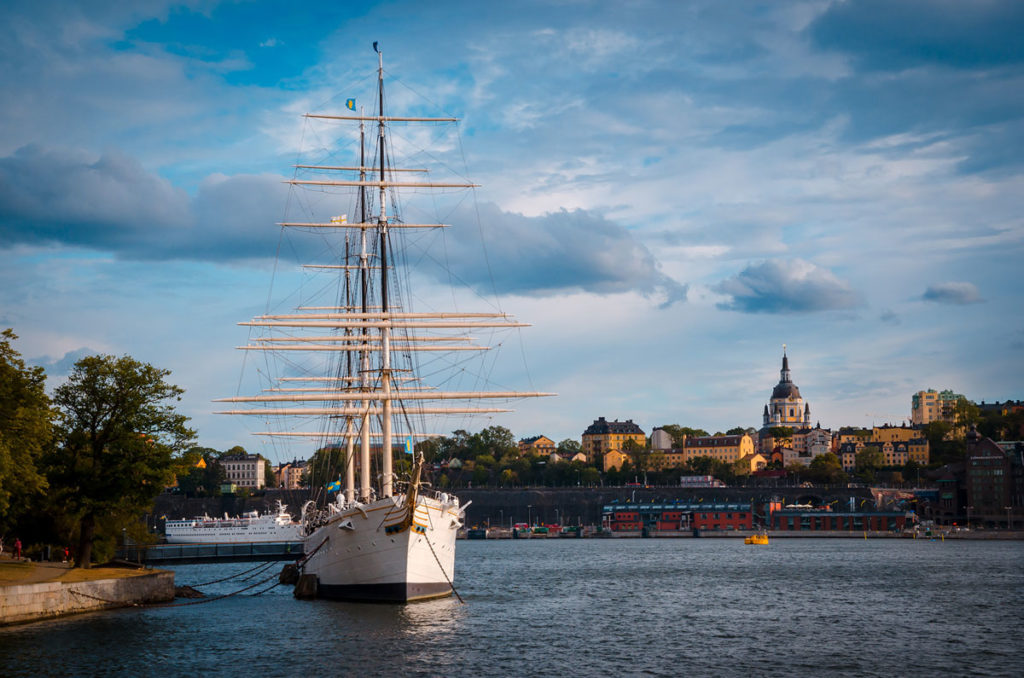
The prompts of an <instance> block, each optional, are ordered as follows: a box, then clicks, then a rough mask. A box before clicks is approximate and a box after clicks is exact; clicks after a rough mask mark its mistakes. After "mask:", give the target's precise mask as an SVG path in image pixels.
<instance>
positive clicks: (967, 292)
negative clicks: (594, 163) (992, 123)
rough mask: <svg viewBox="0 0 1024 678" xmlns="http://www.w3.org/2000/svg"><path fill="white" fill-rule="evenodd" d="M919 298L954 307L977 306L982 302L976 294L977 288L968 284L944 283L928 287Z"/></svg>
mask: <svg viewBox="0 0 1024 678" xmlns="http://www.w3.org/2000/svg"><path fill="white" fill-rule="evenodd" d="M921 298H922V299H924V300H925V301H934V302H935V303H937V304H952V305H955V306H964V305H966V304H978V303H981V302H982V301H984V300H983V299H982V298H981V295H980V294H979V293H978V288H977V287H975V286H974V285H973V284H971V283H969V282H944V283H936V284H934V285H929V286H928V289H926V290H925V291H924V294H922V295H921Z"/></svg>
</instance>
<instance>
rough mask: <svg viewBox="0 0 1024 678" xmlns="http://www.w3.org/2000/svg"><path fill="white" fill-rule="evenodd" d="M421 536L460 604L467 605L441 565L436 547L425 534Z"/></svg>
mask: <svg viewBox="0 0 1024 678" xmlns="http://www.w3.org/2000/svg"><path fill="white" fill-rule="evenodd" d="M420 536H421V537H423V539H424V540H425V541H426V542H427V546H429V547H430V552H431V553H433V554H434V560H436V561H437V566H438V567H439V568H440V569H441V574H443V575H444V578H445V579H446V580H447V581H448V586H451V587H452V593H454V594H455V597H456V598H458V599H459V602H460V603H462V604H463V605H465V604H466V601H464V600H463V599H462V596H460V595H459V592H458V591H457V590H456V589H455V584H453V583H452V579H451V577H449V576H448V573H447V572H445V571H444V565H442V564H441V559H440V558H438V557H437V552H436V551H434V545H433V544H431V543H430V539H429V538H428V537H427V536H426V535H425V534H420Z"/></svg>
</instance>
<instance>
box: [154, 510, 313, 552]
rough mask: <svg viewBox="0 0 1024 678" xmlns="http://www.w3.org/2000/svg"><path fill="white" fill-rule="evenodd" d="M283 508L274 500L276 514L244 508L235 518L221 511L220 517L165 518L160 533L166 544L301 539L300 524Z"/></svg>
mask: <svg viewBox="0 0 1024 678" xmlns="http://www.w3.org/2000/svg"><path fill="white" fill-rule="evenodd" d="M287 509H288V507H287V506H285V505H284V504H282V503H281V502H278V503H277V512H276V513H265V514H263V515H260V513H259V512H258V511H246V512H245V513H243V514H242V515H241V516H240V517H238V518H231V517H229V516H228V515H227V514H225V515H224V517H223V518H211V517H210V516H200V517H198V518H184V519H181V520H168V521H167V522H166V524H165V527H164V536H165V537H166V538H167V543H168V544H225V543H250V542H284V541H301V540H302V524H301V523H299V522H297V521H295V520H293V519H292V517H291V515H289V514H288V511H287Z"/></svg>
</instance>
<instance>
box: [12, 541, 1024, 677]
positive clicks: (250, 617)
mask: <svg viewBox="0 0 1024 678" xmlns="http://www.w3.org/2000/svg"><path fill="white" fill-rule="evenodd" d="M251 567H253V565H252V564H240V563H232V564H219V565H190V566H181V567H178V568H176V571H177V583H178V584H198V583H201V582H205V581H209V580H212V579H216V578H219V577H223V576H227V575H230V574H233V573H237V572H241V571H243V570H245V569H248V568H251ZM456 567H457V581H456V586H457V588H458V589H459V591H460V593H461V594H462V596H463V598H464V599H465V601H466V604H465V605H462V604H460V603H459V602H458V600H456V599H455V598H450V599H445V600H440V601H432V602H426V603H419V604H413V605H404V606H392V605H357V604H348V603H338V602H329V601H299V600H295V599H294V598H293V597H292V596H291V591H290V589H289V588H284V587H278V588H276V589H273V590H271V591H269V592H267V593H265V594H263V595H261V596H258V597H251V596H242V595H239V596H235V597H230V598H226V599H224V600H219V601H215V602H211V603H204V604H200V605H192V606H182V607H168V608H149V609H128V610H118V611H112V612H103V613H96V614H89V615H83V616H78V617H71V618H66V619H62V620H54V621H48V622H41V623H37V624H31V625H27V626H21V627H14V628H6V629H0V674H2V675H6V676H20V675H58V674H59V675H62V676H113V675H118V676H119V675H127V674H131V675H136V676H175V675H194V676H198V675H201V676H209V675H217V676H234V675H254V676H297V675H303V676H321V675H323V676H348V675H352V676H378V675H379V676H394V675H403V676H416V675H423V676H480V675H489V676H504V675H529V676H561V677H564V676H577V675H585V676H605V675H607V676H622V675H628V676H632V675H647V676H678V675H695V676H752V675H753V676H801V677H803V676H821V675H837V674H842V675H844V676H885V677H886V678H891V676H894V675H900V676H935V675H971V676H1014V677H1016V676H1020V675H1024V658H1022V656H1021V654H1020V649H1021V644H1020V642H1019V633H1020V629H1021V628H1022V622H1024V542H960V541H946V542H931V541H925V540H919V541H907V540H898V541H897V540H868V541H865V540H857V539H834V540H833V539H786V540H784V539H777V540H775V541H773V542H772V544H771V545H770V546H745V545H744V544H743V543H742V540H739V539H729V540H726V539H642V540H641V539H625V540H575V539H574V540H547V541H540V540H522V541H512V540H508V541H487V542H481V541H476V542H474V541H465V542H460V543H459V546H458V559H457V564H456ZM279 569H280V564H274V565H273V566H271V568H270V569H269V570H267V572H266V573H265V574H261V575H259V576H257V577H256V578H255V579H253V580H249V581H247V582H244V583H241V584H240V583H238V582H237V581H230V582H224V583H220V584H210V585H207V586H205V587H202V588H203V591H204V592H205V593H207V595H218V594H224V593H229V592H231V591H234V590H237V589H239V588H241V587H243V586H246V585H249V584H251V583H253V582H256V581H259V580H260V579H262V578H264V577H266V576H269V575H270V574H271V573H274V572H277V571H279ZM263 588H265V587H264V586H262V585H261V586H257V587H256V588H254V589H252V591H250V593H251V592H255V591H258V590H260V589H263Z"/></svg>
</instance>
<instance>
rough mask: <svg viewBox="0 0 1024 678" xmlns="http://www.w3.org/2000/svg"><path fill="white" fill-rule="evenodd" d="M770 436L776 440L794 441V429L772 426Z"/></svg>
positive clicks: (769, 431)
mask: <svg viewBox="0 0 1024 678" xmlns="http://www.w3.org/2000/svg"><path fill="white" fill-rule="evenodd" d="M768 435H770V436H771V437H772V438H775V440H792V439H793V429H791V428H790V427H788V426H772V427H771V428H770V429H768Z"/></svg>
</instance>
